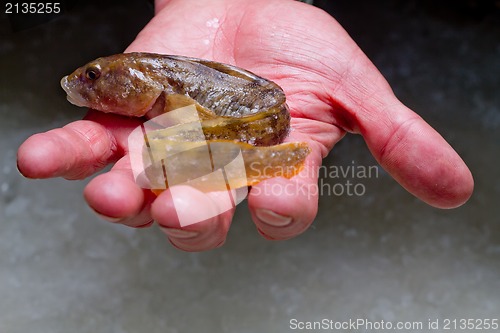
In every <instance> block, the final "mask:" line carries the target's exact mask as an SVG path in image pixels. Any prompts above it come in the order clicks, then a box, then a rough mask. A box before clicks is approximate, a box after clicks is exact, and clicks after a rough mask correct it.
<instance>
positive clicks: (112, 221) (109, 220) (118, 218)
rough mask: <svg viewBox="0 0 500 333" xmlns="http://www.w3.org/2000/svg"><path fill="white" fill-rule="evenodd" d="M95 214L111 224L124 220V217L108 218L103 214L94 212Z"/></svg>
mask: <svg viewBox="0 0 500 333" xmlns="http://www.w3.org/2000/svg"><path fill="white" fill-rule="evenodd" d="M94 212H95V213H96V214H97V216H99V217H100V218H101V219H103V220H106V221H108V222H111V223H118V222H120V221H121V220H123V217H111V216H106V215H103V214H101V213H98V212H96V211H95V210H94Z"/></svg>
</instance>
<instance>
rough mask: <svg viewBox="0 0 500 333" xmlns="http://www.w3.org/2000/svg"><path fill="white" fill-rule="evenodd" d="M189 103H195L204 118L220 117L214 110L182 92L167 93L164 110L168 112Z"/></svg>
mask: <svg viewBox="0 0 500 333" xmlns="http://www.w3.org/2000/svg"><path fill="white" fill-rule="evenodd" d="M189 105H194V106H195V107H196V111H198V116H199V117H200V119H202V120H205V119H213V118H216V117H218V116H217V115H216V114H215V113H214V112H213V111H210V110H209V109H207V108H205V107H204V106H202V105H200V104H199V103H198V102H197V101H195V100H194V99H192V98H191V97H189V96H186V95H181V94H165V106H164V109H163V111H164V112H165V113H166V112H169V111H172V110H175V109H179V108H182V107H185V106H189Z"/></svg>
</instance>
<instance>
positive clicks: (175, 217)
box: [152, 186, 234, 252]
mask: <svg viewBox="0 0 500 333" xmlns="http://www.w3.org/2000/svg"><path fill="white" fill-rule="evenodd" d="M228 195H229V192H212V193H203V192H200V191H198V190H196V189H194V188H192V187H189V186H174V187H172V188H170V189H168V190H167V191H164V192H163V193H161V194H160V195H159V196H158V198H157V200H155V202H154V203H153V205H152V215H153V217H154V219H155V220H156V222H158V224H159V225H160V228H161V229H162V231H163V232H164V233H165V234H166V235H167V237H168V239H169V240H170V242H171V243H172V244H173V245H174V246H175V247H177V248H179V249H181V250H184V251H190V252H193V251H206V250H210V249H214V248H217V247H220V246H222V245H223V244H224V242H225V240H226V236H227V232H228V230H229V227H230V225H231V220H232V218H233V214H234V208H231V207H232V206H228V205H221V202H223V201H227V199H228V198H229V197H228ZM227 208H230V209H229V210H226V209H227Z"/></svg>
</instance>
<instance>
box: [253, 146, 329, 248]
mask: <svg viewBox="0 0 500 333" xmlns="http://www.w3.org/2000/svg"><path fill="white" fill-rule="evenodd" d="M309 144H310V146H311V148H312V150H313V152H312V153H311V154H310V155H309V156H308V158H307V160H306V163H305V166H304V169H303V170H302V171H301V173H299V174H298V175H297V176H295V177H293V178H291V179H285V178H281V177H280V178H273V179H270V180H267V181H264V182H261V183H259V184H257V185H256V186H254V187H252V189H251V191H250V194H249V196H248V207H249V208H250V212H251V215H252V219H253V221H254V223H255V225H256V226H257V229H258V230H259V232H260V233H261V235H263V236H264V237H265V238H267V239H274V240H282V239H288V238H292V237H295V236H297V235H299V234H300V233H302V232H304V231H305V230H306V229H307V228H308V227H309V226H310V225H311V223H312V222H313V220H314V218H315V216H316V213H317V210H318V195H319V193H318V167H319V165H320V164H321V155H320V152H321V150H320V149H319V147H315V146H314V144H313V143H309ZM317 145H318V144H317Z"/></svg>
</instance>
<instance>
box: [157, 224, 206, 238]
mask: <svg viewBox="0 0 500 333" xmlns="http://www.w3.org/2000/svg"><path fill="white" fill-rule="evenodd" d="M160 229H161V230H162V231H163V232H164V233H165V234H167V236H169V237H173V238H180V239H188V238H194V237H196V236H198V233H197V232H196V231H189V230H182V229H175V228H167V227H164V226H160Z"/></svg>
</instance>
